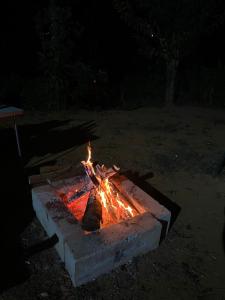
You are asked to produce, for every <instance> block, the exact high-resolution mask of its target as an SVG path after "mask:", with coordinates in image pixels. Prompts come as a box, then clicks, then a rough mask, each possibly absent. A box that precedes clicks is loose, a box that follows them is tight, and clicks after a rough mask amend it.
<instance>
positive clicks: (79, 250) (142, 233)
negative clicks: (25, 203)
mask: <svg viewBox="0 0 225 300" xmlns="http://www.w3.org/2000/svg"><path fill="white" fill-rule="evenodd" d="M74 182H76V178H72V179H69V180H64V181H63V182H57V183H56V185H57V186H60V184H66V185H68V186H69V185H72V184H73V183H74ZM126 186H127V183H126ZM128 187H129V185H128ZM132 193H133V192H132ZM133 194H135V193H133ZM135 195H136V194H135ZM138 195H143V194H142V193H141V192H140V190H139V188H138ZM138 200H139V202H138V203H139V205H142V199H138ZM153 200H154V199H153ZM153 200H152V199H151V201H150V203H147V202H148V201H147V197H146V195H145V194H144V200H143V206H144V207H145V209H146V208H147V212H144V213H142V214H140V215H138V216H136V217H134V218H132V219H129V220H126V221H123V222H121V223H118V224H114V225H111V226H108V227H105V228H103V229H100V230H99V231H97V232H92V233H88V234H87V233H85V232H84V231H83V230H82V229H81V227H80V224H79V223H78V222H77V221H76V219H75V218H74V217H73V215H72V214H71V213H70V212H69V211H68V210H67V208H66V207H65V206H64V204H63V203H62V201H61V200H60V199H59V198H58V197H57V196H56V194H55V192H54V190H53V189H52V188H51V187H50V186H49V185H46V186H41V187H36V188H34V189H32V201H33V207H34V210H35V212H36V215H37V217H38V219H39V220H40V222H41V224H42V226H43V227H44V229H45V230H46V232H47V234H48V235H49V236H52V235H53V234H56V235H57V236H58V239H59V242H58V243H57V245H56V250H57V252H58V253H59V256H60V258H61V259H62V261H63V262H65V267H66V269H67V271H68V272H69V274H70V277H71V280H72V282H73V284H74V286H79V285H81V284H84V283H86V282H88V281H90V280H93V279H95V278H96V277H98V276H99V275H101V274H104V273H107V272H110V271H111V270H112V269H113V268H115V267H117V266H119V265H121V264H124V263H126V262H128V261H129V260H131V259H132V258H133V257H134V256H136V255H139V254H143V253H146V252H148V251H150V250H152V249H155V248H157V247H158V245H159V243H160V240H161V234H162V224H161V223H160V221H159V220H158V218H164V219H165V220H168V223H169V220H170V214H169V212H168V211H167V210H166V209H164V207H162V206H161V205H159V204H157V202H156V201H155V200H154V201H153ZM155 202H156V203H155ZM152 203H153V205H152ZM154 214H155V215H156V217H155V216H154ZM164 216H166V217H164Z"/></svg>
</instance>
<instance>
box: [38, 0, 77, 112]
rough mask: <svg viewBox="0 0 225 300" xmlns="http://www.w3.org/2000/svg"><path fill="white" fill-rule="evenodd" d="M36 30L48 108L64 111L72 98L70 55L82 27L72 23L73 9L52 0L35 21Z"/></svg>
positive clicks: (71, 64) (74, 48) (72, 52)
mask: <svg viewBox="0 0 225 300" xmlns="http://www.w3.org/2000/svg"><path fill="white" fill-rule="evenodd" d="M36 28H37V32H38V34H39V37H40V41H41V51H40V53H39V57H40V69H41V72H42V73H43V75H44V78H45V82H46V89H47V91H46V94H47V95H48V98H49V101H48V106H49V107H50V108H55V109H60V108H65V107H66V105H67V104H68V103H69V101H70V98H71V97H72V93H71V92H72V90H71V86H75V85H76V82H75V81H74V80H73V77H74V76H73V72H74V68H73V61H72V54H74V51H75V50H76V47H75V41H76V39H77V38H79V36H80V34H81V32H82V27H81V26H79V24H74V23H73V18H72V8H71V7H70V6H61V5H60V3H59V2H57V1H56V0H51V1H50V4H49V6H48V7H46V8H45V9H44V10H43V11H41V12H40V13H39V14H38V16H37V17H36Z"/></svg>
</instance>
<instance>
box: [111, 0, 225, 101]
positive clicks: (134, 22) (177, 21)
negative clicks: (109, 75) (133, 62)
mask: <svg viewBox="0 0 225 300" xmlns="http://www.w3.org/2000/svg"><path fill="white" fill-rule="evenodd" d="M113 3H114V7H115V9H116V10H117V11H118V12H119V14H120V16H121V18H122V19H123V20H124V21H125V22H126V23H127V25H128V26H130V27H131V28H133V30H134V31H135V32H136V35H137V37H138V39H139V40H141V41H142V44H141V46H142V48H144V49H145V51H143V52H145V53H146V52H147V53H148V54H149V57H152V56H153V55H156V56H158V57H161V58H163V60H164V61H165V65H166V72H167V80H166V81H167V82H166V83H167V86H166V101H167V102H168V103H169V104H172V102H173V98H174V88H175V81H176V80H175V79H176V73H177V68H178V65H179V64H180V62H181V60H182V59H183V57H185V56H186V55H188V54H189V53H190V52H191V50H192V49H193V47H194V45H195V43H196V41H197V40H198V39H199V37H200V36H201V35H202V34H206V33H212V32H213V31H214V30H216V29H217V28H218V27H219V26H220V25H221V24H222V23H223V22H224V18H225V10H224V4H223V1H222V0H209V1H205V0H198V1H196V0H191V1H190V0H182V1H181V0H174V1H167V0H151V1H149V0H141V1H140V0H124V1H119V0H113ZM146 49H147V51H146Z"/></svg>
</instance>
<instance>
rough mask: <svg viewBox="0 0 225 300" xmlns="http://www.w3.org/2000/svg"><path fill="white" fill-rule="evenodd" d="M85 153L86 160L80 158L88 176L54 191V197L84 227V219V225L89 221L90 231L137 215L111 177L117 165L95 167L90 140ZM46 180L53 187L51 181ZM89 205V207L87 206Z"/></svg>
mask: <svg viewBox="0 0 225 300" xmlns="http://www.w3.org/2000/svg"><path fill="white" fill-rule="evenodd" d="M87 154H88V155H87V159H86V161H81V163H82V165H83V166H84V169H85V172H86V174H87V177H84V178H83V179H82V180H81V181H80V182H79V184H77V186H74V187H72V189H70V190H69V191H66V192H59V191H57V190H56V194H57V196H59V197H60V198H61V199H62V201H63V203H64V205H65V206H66V207H67V208H68V209H69V211H70V212H71V213H72V214H73V215H74V217H75V218H76V219H77V220H78V221H79V222H80V223H81V226H83V227H84V223H85V222H86V220H87V223H85V224H86V225H88V226H89V224H90V223H91V224H92V228H94V229H93V230H97V229H99V228H102V227H106V226H108V225H110V224H116V223H118V222H121V221H123V220H127V219H129V218H131V217H134V216H136V215H137V214H138V213H139V212H138V211H137V209H136V208H135V207H134V206H133V205H132V202H130V200H129V199H127V198H126V197H125V196H124V195H123V194H121V192H120V191H119V190H118V189H117V187H116V186H115V185H114V184H113V181H111V180H110V178H111V177H112V176H113V175H115V174H116V173H117V172H118V170H119V168H118V167H116V166H113V168H109V169H108V168H106V167H105V166H104V165H102V166H100V165H98V164H97V165H95V166H94V164H93V162H92V149H91V145H90V143H88V146H87ZM48 183H49V184H50V185H51V186H52V187H53V188H54V186H53V185H52V183H51V182H50V180H49V181H48ZM93 206H94V208H93ZM90 207H92V208H91V209H90ZM88 211H89V215H88ZM90 211H91V213H90ZM90 214H91V215H90ZM87 216H88V217H87ZM90 220H91V221H90ZM83 227H82V228H83Z"/></svg>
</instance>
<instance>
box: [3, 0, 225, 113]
mask: <svg viewBox="0 0 225 300" xmlns="http://www.w3.org/2000/svg"><path fill="white" fill-rule="evenodd" d="M51 3H53V2H50V7H53V8H52V11H53V13H54V11H55V10H57V8H59V10H61V14H59V15H60V17H59V15H58V16H57V17H56V24H57V22H58V28H56V29H53V31H52V32H51V30H50V33H49V24H50V23H49V20H50V14H49V11H48V7H49V6H48V5H49V2H48V1H25V0H23V1H20V2H17V1H7V2H5V3H3V4H1V12H0V14H1V18H0V22H1V25H0V30H1V47H0V65H1V70H0V79H1V83H0V101H1V102H2V103H18V104H20V105H22V106H25V107H26V108H29V109H34V108H38V109H48V108H49V107H51V108H52V107H54V108H55V109H57V108H59V107H58V106H60V107H61V106H66V107H72V106H79V107H85V108H92V107H95V108H96V109H98V108H110V107H115V106H117V107H118V106H120V107H121V106H125V107H126V108H129V107H136V106H141V105H162V104H163V102H164V87H165V67H164V64H163V62H162V59H160V58H159V57H158V56H151V57H150V56H148V57H147V56H146V55H143V52H144V51H143V49H144V48H145V46H146V45H144V46H143V44H142V43H140V42H139V40H138V39H137V35H139V37H141V33H138V34H137V32H135V30H133V28H132V26H130V27H129V26H128V25H127V24H126V22H124V20H123V18H121V16H120V14H119V13H118V12H117V11H116V10H115V7H113V5H112V3H111V1H102V0H101V1H98V2H95V1H90V0H89V1H75V2H73V1H55V4H51ZM51 5H53V6H51ZM54 5H55V6H54ZM54 7H56V9H55V8H54ZM63 9H64V11H63ZM68 14H69V15H70V16H68ZM57 18H58V19H57ZM60 18H61V20H60ZM60 22H61V23H60ZM196 27H197V24H196ZM54 30H55V31H54ZM224 32H225V27H224V24H223V22H222V24H220V25H219V26H217V27H216V28H215V29H213V30H207V29H206V30H203V31H202V33H200V34H199V36H198V38H197V39H195V41H194V42H193V43H192V45H191V47H190V49H191V50H190V51H189V52H188V54H187V55H186V56H185V57H184V58H182V60H181V61H180V64H179V69H178V76H177V80H176V93H175V98H174V101H175V102H176V103H177V104H178V105H182V104H194V105H203V106H205V105H207V106H224V84H223V78H224V59H225V54H224V53H225V51H224V50H225V46H224ZM48 34H50V35H51V36H53V35H55V36H56V42H54V41H53V42H51V41H50V40H51V37H49V38H48V36H47V35H48ZM145 43H146V44H148V47H150V48H154V47H156V49H157V39H154V38H153V39H152V40H149V39H148V40H147V41H146V42H145ZM189 46H190V45H189ZM44 47H45V50H43V48H44ZM52 49H53V56H52V57H51V51H52ZM56 57H59V59H60V63H59V64H58V65H56V63H55V61H54V59H56ZM51 74H53V75H56V77H57V80H62V81H63V88H61V90H60V91H59V90H57V88H58V85H57V84H58V82H57V83H55V82H54V83H53V87H52V85H51V84H52V83H51V82H49V81H48V80H49V77H50V75H51ZM56 86H57V87H56ZM162 87H163V88H162ZM54 93H55V94H56V95H57V97H59V98H60V99H58V100H53V101H52V99H51V98H56V97H54ZM54 101H55V102H60V105H58V103H55V102H54ZM52 102H53V103H52Z"/></svg>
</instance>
